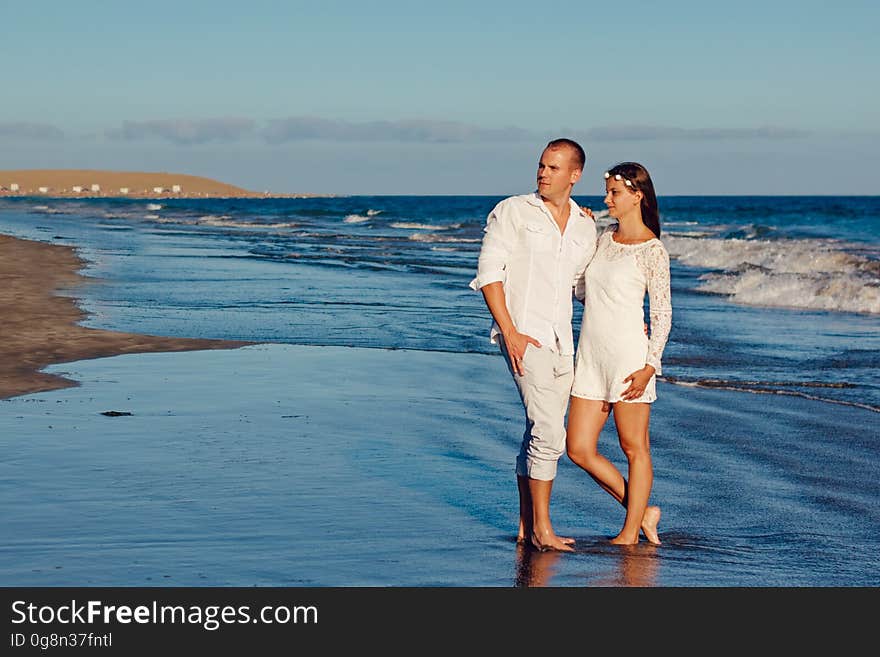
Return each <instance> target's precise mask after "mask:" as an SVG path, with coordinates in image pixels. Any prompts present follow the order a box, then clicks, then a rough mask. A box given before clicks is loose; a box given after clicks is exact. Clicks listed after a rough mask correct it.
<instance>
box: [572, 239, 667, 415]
mask: <svg viewBox="0 0 880 657" xmlns="http://www.w3.org/2000/svg"><path fill="white" fill-rule="evenodd" d="M616 229H617V225H616V224H615V225H614V226H612V227H610V228H608V229H606V230H605V232H603V233H602V235H601V236H600V237H599V240H598V244H597V246H596V254H595V255H594V256H593V259H592V260H591V261H590V265H589V266H588V267H587V271H586V273H585V275H584V280H583V286H584V290H583V293H584V315H583V321H582V323H581V332H580V338H579V341H578V348H577V355H576V356H575V370H574V385H573V386H572V391H571V394H572V395H574V396H575V397H583V398H585V399H597V400H604V401H608V402H617V401H621V399H620V395H621V394H622V393H623V391H624V390H626V389H627V388H628V387H629V385H630V384H629V382H627V383H624V382H623V380H624V379H625V378H626V377H628V376H629V375H630V374H632V373H633V372H635V371H636V370H640V369H642V368H643V367H644V366H645V365H653V367H654V369H655V370H656V372H655V376H652V377H651V380H650V382H649V383H648V386H647V388H645V392H644V394H643V395H642V396H641V397H639V398H638V399H634V400H632V401H633V402H642V403H650V402H653V401H654V400H656V399H657V392H656V381H655V379H656V375H657V374H661V373H662V372H661V369H660V357H661V356H662V354H663V348H664V347H665V346H666V340H667V338H668V337H669V330H670V328H672V299H671V293H670V285H669V254H668V253H667V251H666V247H664V246H663V243H662V242H661V241H660V240H659V239H656V238H655V239H651V240H648V241H647V242H642V243H640V244H618V243H617V242H615V241H614V239H613V238H612V235H613V234H614V232H615V231H616ZM646 292H647V293H648V299H649V316H650V331H649V332H650V337H649V336H646V335H645V324H644V323H645V316H644V304H645V293H646Z"/></svg>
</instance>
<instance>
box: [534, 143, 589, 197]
mask: <svg viewBox="0 0 880 657" xmlns="http://www.w3.org/2000/svg"><path fill="white" fill-rule="evenodd" d="M580 177H581V170H580V168H578V166H577V165H576V164H575V160H574V157H573V154H572V152H571V149H570V148H545V149H544V152H543V153H541V159H540V161H539V162H538V176H537V181H538V194H540V195H541V196H546V197H550V198H552V197H555V196H560V195H562V194H566V193H567V192H568V191H569V189H570V188H571V186H572V185H574V184H575V183H576V182H577V181H578V179H579V178H580Z"/></svg>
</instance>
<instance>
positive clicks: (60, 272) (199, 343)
mask: <svg viewBox="0 0 880 657" xmlns="http://www.w3.org/2000/svg"><path fill="white" fill-rule="evenodd" d="M84 264H85V263H84V262H83V260H82V259H80V258H79V257H78V256H77V254H76V252H75V251H74V249H72V248H70V247H67V246H61V245H54V244H45V243H43V242H33V241H28V240H21V239H16V238H13V237H9V236H6V235H0V308H2V312H0V335H2V339H0V399H4V398H8V397H13V396H16V395H22V394H27V393H32V392H41V391H45V390H55V389H58V388H66V387H70V386H74V385H77V383H76V382H75V381H72V380H70V379H67V378H65V377H63V376H59V375H57V374H49V373H45V372H42V371H41V370H42V369H43V368H44V367H46V366H47V365H52V364H56V363H65V362H71V361H77V360H84V359H90V358H99V357H103V356H115V355H119V354H130V353H139V352H155V351H190V350H196V349H231V348H237V347H241V346H244V345H245V344H248V343H244V342H235V341H229V340H205V339H188V338H171V337H162V336H152V335H139V334H136V333H118V332H115V331H105V330H100V329H93V328H86V327H83V326H80V325H79V324H78V322H81V321H82V320H83V319H84V318H85V317H86V315H85V313H84V312H83V311H82V310H81V309H80V308H79V307H78V306H77V305H76V301H75V299H74V298H73V297H72V296H65V295H64V294H63V293H65V292H66V293H68V294H69V293H75V289H76V288H77V287H78V286H80V285H85V284H88V280H87V279H86V278H85V277H83V276H81V275H79V274H78V273H77V272H78V271H79V270H80V269H82V267H83V266H84Z"/></svg>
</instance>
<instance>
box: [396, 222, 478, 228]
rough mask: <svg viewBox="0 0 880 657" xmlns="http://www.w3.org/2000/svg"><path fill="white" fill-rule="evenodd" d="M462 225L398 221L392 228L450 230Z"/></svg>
mask: <svg viewBox="0 0 880 657" xmlns="http://www.w3.org/2000/svg"><path fill="white" fill-rule="evenodd" d="M460 226H461V224H448V225H443V224H420V223H415V222H408V221H398V222H394V223H393V224H391V227H392V228H406V229H411V230H449V229H450V228H459V227H460Z"/></svg>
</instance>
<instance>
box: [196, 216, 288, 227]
mask: <svg viewBox="0 0 880 657" xmlns="http://www.w3.org/2000/svg"><path fill="white" fill-rule="evenodd" d="M198 223H199V225H202V226H215V227H217V228H251V229H257V230H267V229H278V228H296V227H297V226H298V225H299V224H297V223H293V222H289V221H283V222H278V223H274V224H267V223H262V222H254V221H237V220H235V219H233V218H232V217H230V216H229V215H225V214H221V215H214V214H206V215H203V216H201V217H199V221H198Z"/></svg>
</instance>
